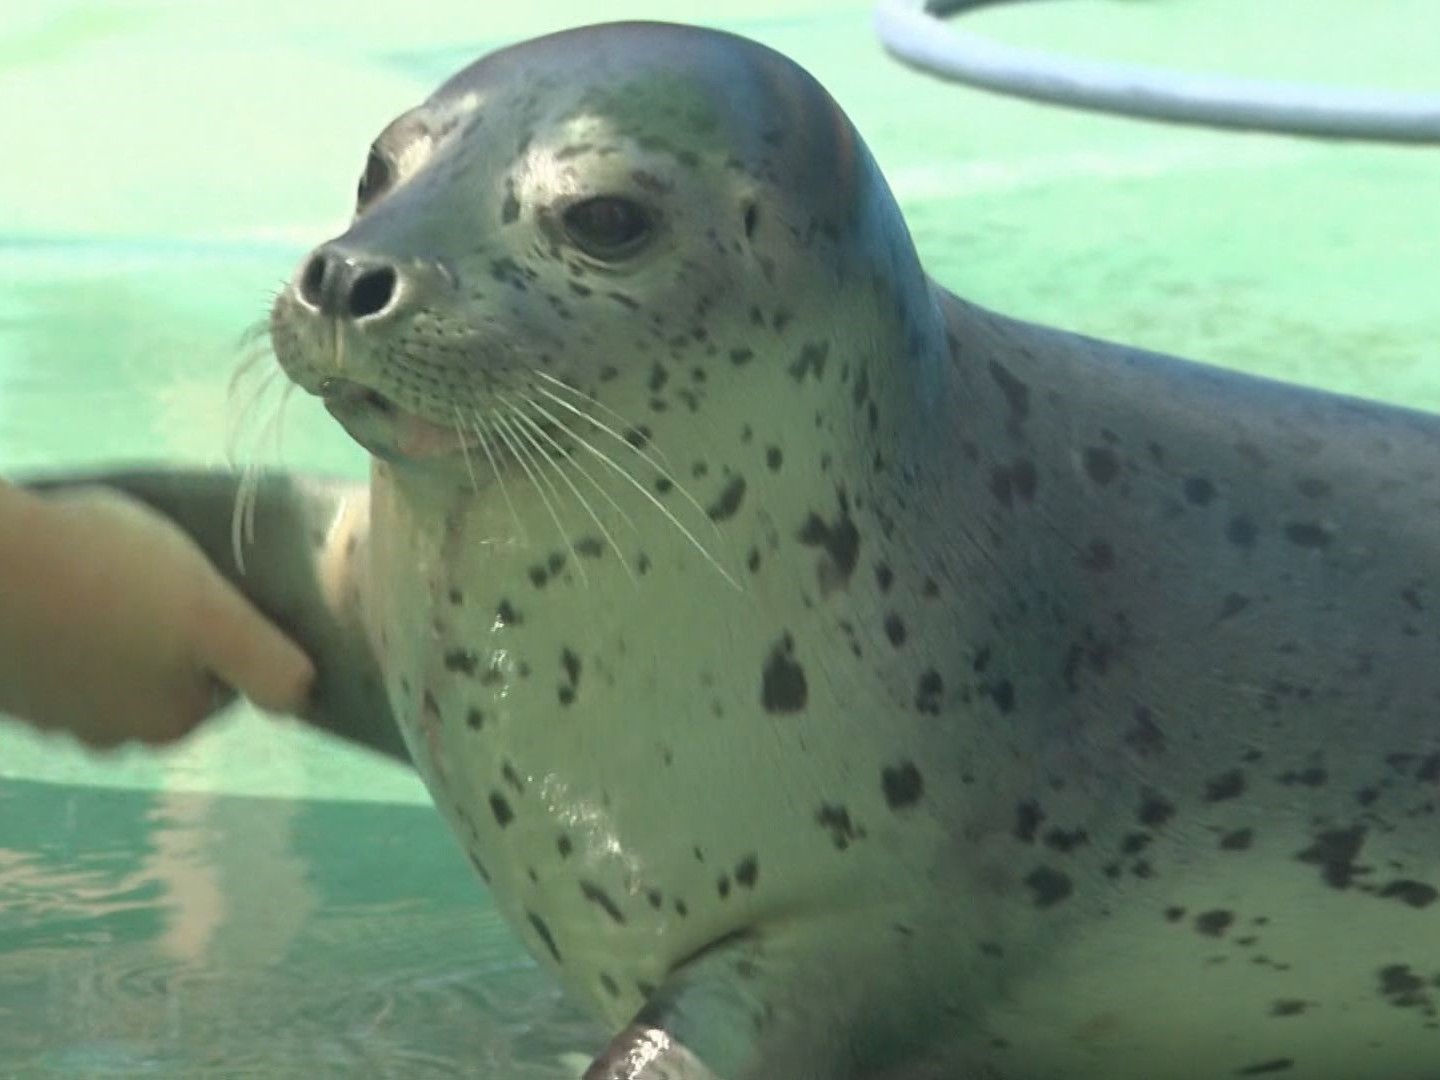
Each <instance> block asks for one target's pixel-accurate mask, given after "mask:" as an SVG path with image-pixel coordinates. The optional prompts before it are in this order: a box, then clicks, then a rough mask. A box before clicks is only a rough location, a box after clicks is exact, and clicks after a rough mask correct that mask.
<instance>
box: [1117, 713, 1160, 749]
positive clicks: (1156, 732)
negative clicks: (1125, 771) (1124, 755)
mask: <svg viewBox="0 0 1440 1080" xmlns="http://www.w3.org/2000/svg"><path fill="white" fill-rule="evenodd" d="M1125 745H1126V746H1128V747H1130V749H1131V750H1134V751H1135V753H1137V754H1139V755H1140V756H1141V757H1158V756H1159V755H1161V754H1163V753H1164V752H1165V733H1164V732H1163V731H1161V730H1160V728H1159V726H1158V725H1157V724H1156V723H1155V720H1154V718H1153V716H1152V715H1151V713H1150V710H1149V709H1147V708H1146V707H1145V706H1144V705H1140V706H1138V707H1137V708H1136V709H1135V723H1134V724H1132V725H1131V727H1130V730H1129V731H1127V732H1125Z"/></svg>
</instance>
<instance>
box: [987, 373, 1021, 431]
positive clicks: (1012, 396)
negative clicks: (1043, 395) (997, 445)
mask: <svg viewBox="0 0 1440 1080" xmlns="http://www.w3.org/2000/svg"><path fill="white" fill-rule="evenodd" d="M990 377H991V378H992V379H994V380H995V385H996V386H998V387H1000V393H1002V394H1004V395H1005V404H1006V405H1008V406H1009V407H1010V418H1011V420H1012V421H1013V422H1014V423H1015V424H1017V425H1018V424H1023V423H1024V422H1025V418H1026V417H1027V416H1029V415H1030V387H1028V386H1026V385H1025V383H1023V382H1021V381H1020V380H1019V379H1017V378H1016V377H1015V376H1014V375H1012V374H1011V373H1010V370H1009V369H1008V368H1006V367H1005V366H1004V365H1003V364H1001V363H999V362H998V361H996V360H991V361H990Z"/></svg>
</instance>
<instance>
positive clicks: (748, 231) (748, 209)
mask: <svg viewBox="0 0 1440 1080" xmlns="http://www.w3.org/2000/svg"><path fill="white" fill-rule="evenodd" d="M743 206H744V217H745V239H746V240H750V239H753V238H754V236H755V227H756V226H757V225H759V224H760V207H758V206H757V205H755V203H754V202H753V201H751V200H749V199H747V200H746V201H745V203H744V204H743Z"/></svg>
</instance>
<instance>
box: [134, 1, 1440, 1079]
mask: <svg viewBox="0 0 1440 1080" xmlns="http://www.w3.org/2000/svg"><path fill="white" fill-rule="evenodd" d="M271 331H272V340H273V343H274V348H275V353H276V356H277V358H278V361H279V363H280V365H281V366H282V367H283V369H284V370H285V372H286V374H287V375H288V376H289V377H290V378H291V379H292V380H293V381H294V382H296V383H297V384H299V385H300V386H301V387H303V388H304V389H305V390H308V391H310V392H312V393H314V394H317V395H319V396H320V397H321V398H322V399H323V400H324V403H325V405H326V406H327V407H328V408H329V410H330V411H331V413H332V414H334V416H335V417H336V418H337V419H338V420H339V422H340V423H342V424H343V425H344V426H345V428H346V430H347V431H349V432H350V433H351V435H353V436H354V438H355V439H356V440H357V441H358V442H359V443H360V444H361V445H363V446H364V447H365V448H366V449H367V450H368V451H369V452H370V453H371V455H372V456H373V472H372V478H371V482H370V485H369V489H368V492H366V491H362V490H348V489H345V488H344V487H340V486H326V485H323V484H320V483H319V482H312V481H310V480H308V479H304V478H290V477H284V476H272V477H269V478H267V479H266V480H264V481H263V482H262V483H261V484H260V485H259V487H258V489H257V490H256V491H255V492H254V493H253V498H251V499H247V513H248V514H249V515H250V516H251V519H252V520H253V525H254V530H253V531H254V543H253V545H252V546H251V547H250V548H248V549H247V550H246V551H245V556H246V558H245V561H246V564H247V570H246V571H245V573H244V574H241V573H240V571H239V569H238V567H237V565H236V560H235V558H234V555H233V554H232V552H231V536H230V529H229V520H230V517H229V515H230V509H231V506H232V504H233V502H234V501H235V498H236V495H237V491H238V490H239V483H238V481H237V480H236V479H235V478H233V477H230V476H222V475H214V476H206V475H196V474H183V473H165V472H163V471H161V472H137V473H129V474H123V475H112V476H110V477H108V478H107V482H109V483H111V484H113V485H115V486H117V487H119V488H121V489H123V490H127V491H129V492H131V493H132V494H135V495H137V496H138V497H140V498H142V499H144V500H146V501H147V502H149V503H151V504H152V505H154V506H156V507H157V508H159V509H161V510H163V511H164V512H166V513H167V514H169V515H170V516H172V517H173V518H175V519H176V520H177V521H179V522H180V523H181V524H182V525H184V526H185V527H186V528H187V529H188V530H189V531H190V532H191V533H192V534H194V535H195V536H196V537H197V539H198V540H199V541H200V542H201V543H202V544H203V546H204V547H205V548H206V550H207V551H208V552H209V553H210V554H211V555H212V557H213V558H214V559H215V560H216V562H217V563H218V564H219V565H221V566H222V567H223V568H225V569H226V571H227V573H229V574H231V575H232V576H233V577H235V579H236V580H237V581H238V582H239V584H240V585H241V586H242V588H244V589H245V591H246V592H247V593H248V595H250V596H251V597H252V598H253V599H254V600H255V601H256V602H257V603H258V604H259V605H260V606H261V607H262V608H263V609H264V610H266V611H267V612H269V613H271V614H272V615H273V616H274V617H275V618H276V619H277V621H279V622H280V623H281V624H282V625H283V626H285V627H287V628H289V629H290V630H291V631H292V632H293V633H294V634H295V635H296V637H297V638H298V639H299V640H301V641H302V642H304V643H305V644H306V645H307V647H308V648H309V649H310V650H311V652H312V654H313V655H314V656H315V658H316V660H317V662H318V667H319V671H320V683H319V689H318V692H317V698H316V703H315V706H314V709H313V717H314V719H315V720H316V722H318V723H321V724H323V725H325V726H328V727H330V728H332V729H334V730H336V731H338V732H339V733H341V734H343V735H347V736H349V737H352V738H356V739H359V740H360V741H362V742H365V743H367V744H369V745H373V746H376V747H378V748H381V749H384V750H386V751H388V752H391V753H394V754H396V755H399V756H402V757H405V758H406V759H410V760H413V761H414V763H415V765H416V767H417V768H418V770H419V773H420V775H421V776H422V777H423V778H424V781H425V783H426V784H427V785H428V786H429V789H430V791H431V793H432V794H433V796H434V799H435V802H436V805H437V806H438V808H439V810H440V811H441V813H442V814H443V815H444V816H445V818H446V819H447V820H448V822H449V823H450V825H451V826H452V827H453V829H454V830H455V832H456V834H457V836H458V837H459V839H460V841H461V843H462V844H463V846H464V849H465V851H466V852H467V853H468V855H469V857H470V859H471V860H472V862H473V863H474V865H475V868H476V870H477V871H478V873H479V874H480V875H481V877H483V878H484V880H485V882H486V884H487V885H488V887H489V889H490V892H491V895H492V896H493V898H494V902H495V903H496V905H497V906H498V907H499V909H500V910H501V911H502V912H503V913H504V914H505V915H506V916H507V917H508V918H509V920H510V922H511V923H512V924H513V925H514V927H515V928H516V930H517V932H518V933H519V935H520V936H521V937H522V938H523V940H524V941H525V943H526V945H527V946H528V947H529V949H530V950H531V951H532V952H533V954H534V955H535V957H536V958H537V960H538V961H539V962H540V963H541V964H542V965H544V966H545V967H547V968H549V969H550V970H552V971H553V972H554V973H555V974H556V975H557V976H558V977H559V978H560V979H561V980H563V981H564V983H565V984H566V985H567V986H568V988H569V989H570V991H571V992H572V993H573V994H574V995H575V996H576V997H577V998H578V999H579V1000H580V1001H582V1002H584V1003H586V1004H587V1005H588V1006H589V1008H590V1009H591V1010H592V1011H593V1012H594V1013H595V1014H596V1015H598V1016H600V1017H602V1018H604V1019H605V1020H606V1021H607V1022H609V1023H610V1024H611V1025H613V1028H614V1029H615V1030H616V1031H617V1032H618V1034H617V1035H616V1037H615V1039H614V1041H613V1043H612V1044H611V1045H610V1046H609V1047H608V1048H607V1049H605V1050H603V1051H602V1052H601V1053H600V1055H599V1057H597V1058H596V1060H595V1062H594V1064H592V1065H591V1066H590V1068H589V1070H588V1071H587V1073H586V1076H587V1077H589V1078H591V1080H621V1078H626V1080H660V1078H662V1077H670V1078H686V1080H696V1078H708V1077H722V1078H724V1080H759V1078H767V1080H774V1078H779V1077H784V1078H786V1080H821V1078H825V1080H834V1078H858V1077H890V1078H900V1077H947V1078H949V1077H964V1078H972V1077H974V1078H980V1077H985V1078H1003V1080H1059V1078H1064V1080H1089V1078H1097V1080H1098V1078H1101V1077H1103V1078H1105V1080H1151V1078H1153V1077H1155V1076H1157V1075H1164V1076H1167V1077H1170V1078H1172V1080H1215V1078H1217V1077H1230V1076H1260V1075H1265V1076H1270V1075H1283V1076H1285V1077H1286V1078H1287V1080H1354V1078H1355V1077H1362V1076H1372V1077H1378V1076H1384V1077H1386V1078H1388V1080H1421V1078H1422V1077H1423V1078H1431V1077H1433V1076H1434V1075H1435V1069H1436V1063H1437V1062H1440V921H1437V920H1440V905H1437V904H1436V900H1437V897H1440V819H1437V800H1440V664H1437V663H1436V662H1435V661H1436V655H1437V640H1440V620H1437V612H1440V486H1437V470H1440V419H1437V418H1436V417H1434V416H1428V415H1424V414H1421V413H1418V412H1414V411H1407V410H1404V409H1400V408H1393V407H1388V406H1384V405H1379V404H1372V403H1366V402H1363V401H1358V400H1354V399H1350V398H1344V397H1339V396H1334V395H1329V394H1325V393H1320V392H1317V391H1313V390H1308V389H1302V388H1298V387H1292V386H1285V385H1280V384H1277V383H1273V382H1267V381H1263V380H1260V379H1256V378H1251V377H1247V376H1244V375H1240V374H1234V373H1230V372H1225V371H1221V370H1218V369H1214V368H1210V367H1205V366H1201V365H1198V364H1193V363H1190V362H1186V361H1182V360H1178V359H1174V358H1169V357H1165V356H1159V355H1155V354H1151V353H1145V352H1141V351H1138V350H1135V349H1131V348H1127V347H1124V346H1121V345H1116V344H1109V343H1104V342H1100V341H1095V340H1091V339H1088V338H1084V337H1080V336H1076V335H1073V334H1069V333H1064V332H1061V331H1059V330H1053V329H1048V328H1044V327H1040V326H1035V325H1029V324H1025V323H1021V322H1018V321H1015V320H1012V319H1009V318H1006V317H1003V316H1001V315H998V314H995V313H992V312H989V311H986V310H983V309H981V308H979V307H977V306H975V305H973V304H970V303H968V302H966V301H964V300H962V299H960V298H959V297H956V296H954V295H952V294H950V293H948V292H946V291H945V290H944V289H942V288H941V287H940V286H938V285H937V284H935V283H934V282H933V281H931V280H930V279H929V278H928V277H927V276H926V275H925V273H924V271H923V269H922V267H921V265H920V263H919V261H918V259H917V256H916V253H915V250H914V248H913V246H912V243H911V240H910V237H909V235H908V233H907V230H906V227H905V224H904V222H903V220H902V218H901V215H900V213H899V211H898V209H897V207H896V205H895V202H894V200H893V198H892V196H891V194H890V192H889V190H888V188H887V186H886V184H885V182H884V179H883V177H882V175H881V173H880V170H879V169H878V167H877V166H876V164H875V162H874V161H873V160H872V158H871V156H870V155H869V153H868V151H867V150H866V148H865V146H864V144H863V142H862V141H861V139H860V137H859V135H858V134H857V133H856V131H855V130H854V128H853V127H852V126H851V124H850V122H849V121H848V120H847V119H846V117H845V116H844V115H843V113H842V112H841V111H840V109H839V108H838V107H837V106H836V105H835V103H834V102H833V101H832V100H831V98H830V97H829V96H828V95H827V94H826V93H825V91H824V90H823V89H822V88H821V87H820V86H819V85H818V84H817V83H816V82H815V81H814V80H813V79H812V78H811V77H810V76H808V75H807V74H806V73H805V72H804V71H803V70H801V69H800V68H799V67H797V66H796V65H795V64H794V63H792V62H790V61H788V60H787V59H785V58H783V57H782V56H780V55H778V54H776V53H774V52H772V51H770V50H768V49H766V48H763V47H761V46H759V45H757V44H754V43H751V42H748V41H745V40H743V39H741V38H738V37H734V36H731V35H728V34H724V33H719V32H715V31H709V30H700V29H694V28H686V27H678V26H669V25H660V24H637V23H632V24H615V25H603V26H596V27H590V28H585V29H581V30H575V31H570V32H566V33H561V34H557V35H553V36H550V37H545V38H541V39H539V40H536V41H531V42H528V43H525V44H522V45H518V46H515V47H513V48H508V49H504V50H501V51H499V52H497V53H494V54H492V55H490V56H487V57H485V58H483V59H482V60H480V61H479V62H478V63H476V64H474V65H473V66H471V67H469V68H467V69H465V70H464V71H462V72H461V73H460V74H458V75H456V76H455V77H454V78H452V79H451V80H449V81H448V82H446V83H445V84H444V85H443V86H441V87H440V89H439V90H438V91H437V92H436V93H435V94H434V95H433V96H432V97H431V98H430V99H429V100H427V101H426V102H425V103H424V104H422V105H420V106H419V107H418V108H416V109H414V110H412V111H410V112H408V113H406V114H404V115H403V116H402V117H400V118H399V119H398V120H396V121H395V122H394V123H392V124H391V125H390V126H389V127H387V128H386V129H385V130H384V132H383V133H382V134H381V135H380V137H379V139H378V140H377V141H376V143H375V144H374V147H373V148H372V150H371V152H370V156H369V161H368V163H367V165H366V166H365V170H364V175H363V178H362V180H361V183H360V191H359V205H358V209H357V212H356V215H355V218H354V221H353V223H352V224H351V225H350V227H349V228H348V230H347V231H346V232H345V233H344V234H343V235H341V236H340V237H338V238H336V239H334V240H332V241H330V242H328V243H326V244H323V245H321V246H320V247H319V248H317V249H316V250H315V251H314V252H313V253H312V254H310V255H309V256H307V258H306V259H305V260H304V261H303V262H302V264H301V265H300V267H299V269H298V270H297V272H296V275H295V277H294V280H293V281H292V283H291V284H290V285H289V286H288V287H287V288H286V289H285V290H284V292H283V293H282V295H281V296H280V297H279V299H278V300H277V301H276V302H275V305H274V309H273V314H272V320H271Z"/></svg>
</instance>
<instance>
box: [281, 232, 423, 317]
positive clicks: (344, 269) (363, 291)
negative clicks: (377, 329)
mask: <svg viewBox="0 0 1440 1080" xmlns="http://www.w3.org/2000/svg"><path fill="white" fill-rule="evenodd" d="M295 292H296V293H297V295H298V296H299V297H300V299H301V300H302V301H304V302H305V303H306V304H307V305H309V306H310V307H312V308H314V309H315V310H316V311H318V312H320V313H321V314H322V315H329V316H331V317H332V318H337V319H356V320H359V319H368V318H373V317H374V316H377V315H382V314H386V313H388V312H390V311H392V310H393V309H394V307H395V302H396V298H397V297H398V296H399V293H400V275H399V274H398V273H396V270H395V267H394V266H393V265H392V264H391V263H389V262H387V261H386V260H384V259H378V258H375V257H373V256H369V255H361V254H359V253H357V252H354V251H347V250H346V249H344V248H342V247H340V246H338V245H336V244H325V245H323V246H321V247H319V248H317V249H316V250H315V253H314V254H313V255H311V256H310V258H309V259H308V260H307V261H306V263H305V265H304V267H303V268H302V269H301V271H300V278H299V280H298V281H297V282H296V284H295Z"/></svg>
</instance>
